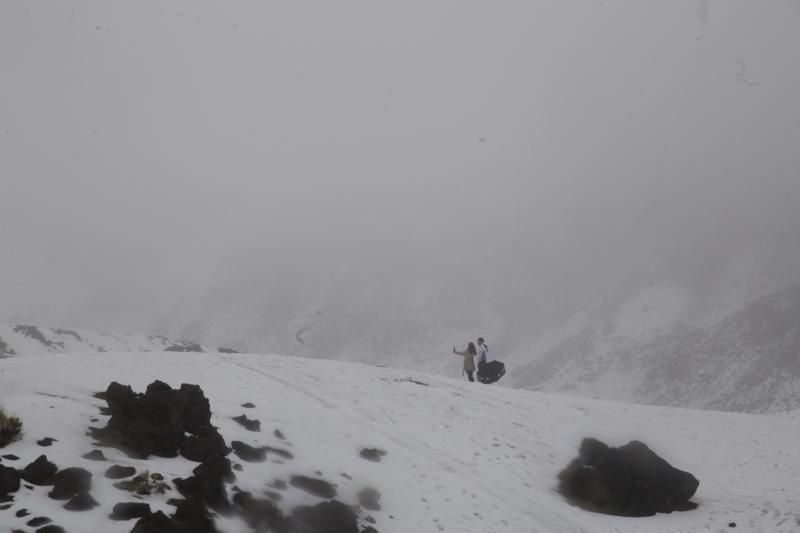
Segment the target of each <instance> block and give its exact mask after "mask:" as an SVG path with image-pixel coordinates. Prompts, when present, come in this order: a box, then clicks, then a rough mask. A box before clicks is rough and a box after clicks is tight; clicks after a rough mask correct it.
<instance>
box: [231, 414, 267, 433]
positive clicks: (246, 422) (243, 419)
mask: <svg viewBox="0 0 800 533" xmlns="http://www.w3.org/2000/svg"><path fill="white" fill-rule="evenodd" d="M233 419H234V420H235V421H236V422H238V423H239V424H240V425H241V426H243V427H244V429H246V430H247V431H261V421H260V420H255V419H250V418H247V415H240V416H235V417H233Z"/></svg>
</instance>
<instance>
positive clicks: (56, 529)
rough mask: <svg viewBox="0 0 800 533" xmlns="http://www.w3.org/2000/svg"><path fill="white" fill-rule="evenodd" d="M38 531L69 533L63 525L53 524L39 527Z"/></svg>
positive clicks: (38, 532)
mask: <svg viewBox="0 0 800 533" xmlns="http://www.w3.org/2000/svg"><path fill="white" fill-rule="evenodd" d="M36 533H67V532H66V531H65V530H64V528H63V527H61V526H56V525H52V524H51V525H49V526H44V527H40V528H39V529H37V530H36Z"/></svg>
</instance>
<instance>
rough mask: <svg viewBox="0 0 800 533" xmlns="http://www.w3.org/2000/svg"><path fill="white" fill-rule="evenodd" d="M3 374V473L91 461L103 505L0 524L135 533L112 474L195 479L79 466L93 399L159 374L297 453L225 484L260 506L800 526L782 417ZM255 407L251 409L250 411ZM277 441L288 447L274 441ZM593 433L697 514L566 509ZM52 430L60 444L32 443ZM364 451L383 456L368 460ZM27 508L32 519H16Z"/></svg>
mask: <svg viewBox="0 0 800 533" xmlns="http://www.w3.org/2000/svg"><path fill="white" fill-rule="evenodd" d="M0 366H1V367H2V372H0V403H1V404H2V405H3V406H4V407H5V408H6V409H7V410H8V411H9V412H11V413H13V414H15V415H18V416H19V417H20V418H21V419H22V420H23V422H24V424H25V426H24V435H23V438H22V440H20V441H17V442H14V443H12V444H10V445H9V446H7V447H6V448H4V449H3V450H2V454H3V455H9V454H13V455H14V456H17V457H19V459H17V460H13V459H6V458H3V459H2V464H3V465H4V466H6V467H8V466H12V467H14V468H23V467H24V466H25V465H27V464H28V463H30V462H31V461H33V460H34V459H36V457H38V456H39V455H40V454H46V455H47V457H48V459H49V460H50V461H52V462H53V463H55V464H56V465H58V467H59V468H66V467H71V466H79V467H82V468H85V469H87V470H89V471H90V472H91V473H92V474H93V478H92V490H91V493H92V496H93V497H94V498H95V499H96V500H97V502H98V503H99V506H98V507H97V508H95V509H93V510H90V511H83V512H72V511H68V510H66V509H64V508H63V507H62V504H63V502H58V501H54V500H52V499H50V498H48V497H47V493H48V491H49V490H50V488H51V487H39V486H31V488H27V487H24V486H23V487H22V488H20V490H19V491H18V492H15V493H14V500H13V502H10V507H9V508H7V509H3V510H0V529H2V530H5V529H23V530H25V529H26V526H25V524H26V523H27V521H28V520H30V519H31V518H32V517H35V516H47V517H49V518H50V519H52V520H53V523H54V524H57V525H59V526H62V527H63V528H64V529H65V530H66V531H67V532H69V533H92V532H96V531H107V532H109V533H115V532H116V533H122V532H128V531H131V528H132V527H133V522H132V521H112V520H110V519H109V514H110V513H111V509H112V508H113V506H114V505H115V504H116V503H118V502H122V501H136V500H135V499H133V500H132V499H131V498H132V496H131V495H130V494H129V493H126V492H124V491H122V490H120V489H118V488H116V487H114V486H113V482H112V481H111V480H108V479H106V478H105V477H104V472H105V471H106V469H107V468H108V466H109V465H111V464H119V465H122V466H133V467H134V468H135V469H136V470H138V471H143V470H148V469H149V470H150V472H159V473H161V474H163V475H164V477H165V479H166V480H167V481H168V482H169V483H170V484H171V483H172V480H173V479H174V478H177V477H181V478H185V477H186V476H188V475H190V474H191V471H192V469H193V468H194V467H195V466H196V465H197V463H193V462H190V461H188V460H186V459H183V458H180V457H178V458H173V459H165V458H153V457H151V458H150V459H147V460H142V459H132V458H130V457H127V456H126V455H124V454H123V453H122V452H119V451H118V450H116V449H110V448H103V452H104V455H105V456H106V457H107V459H108V461H91V460H88V459H84V458H82V457H81V456H82V455H83V454H85V453H87V452H89V451H90V450H91V449H92V448H94V444H93V442H92V439H91V438H90V437H89V436H88V435H87V429H88V428H89V427H92V426H101V425H103V423H104V422H105V420H106V417H105V416H104V415H103V414H102V413H101V412H100V411H99V408H100V407H103V405H104V402H103V401H101V400H99V399H97V398H95V397H94V396H93V393H95V392H97V391H100V390H104V389H105V388H106V387H107V386H108V384H109V383H110V382H111V381H119V382H121V383H124V384H130V385H131V386H132V387H133V389H134V390H135V391H143V390H144V388H145V387H146V385H147V384H148V383H150V382H152V381H153V379H155V378H158V379H161V380H163V381H164V382H166V383H169V384H170V385H172V386H173V387H178V386H180V384H181V383H194V384H198V385H200V386H201V387H202V389H203V391H205V394H206V396H207V398H208V399H209V401H210V405H211V409H212V414H213V416H212V423H213V424H214V425H215V426H217V427H218V428H219V430H220V432H221V433H222V434H223V435H224V436H225V438H226V439H228V440H229V441H232V440H241V441H243V442H245V443H247V444H251V445H254V446H260V445H267V446H275V447H281V448H286V449H288V450H289V451H291V454H292V456H293V458H292V459H282V458H280V457H275V456H272V457H271V458H270V459H268V460H267V461H266V462H264V463H242V464H243V467H244V468H243V470H241V471H237V472H236V480H235V482H234V483H233V484H235V485H236V486H237V487H238V488H239V489H241V490H245V491H251V492H252V493H253V494H255V495H263V494H264V493H265V491H273V492H275V489H274V488H273V487H274V486H275V485H276V483H275V482H276V480H287V479H290V477H291V476H292V475H295V474H299V475H308V476H314V477H322V478H324V479H327V480H328V481H331V482H333V483H335V485H336V488H337V491H338V496H337V498H338V499H340V500H341V501H343V502H345V503H348V504H354V503H357V494H358V492H359V491H360V490H361V489H363V488H364V487H366V486H370V487H374V488H376V489H377V490H379V491H380V493H381V499H380V503H381V509H380V510H376V511H369V512H364V511H362V512H361V513H360V514H359V517H360V519H359V520H360V522H361V527H360V528H359V531H361V529H362V528H364V527H366V526H367V524H368V522H366V517H367V516H371V517H372V519H373V520H374V522H375V523H374V524H372V525H374V527H375V529H376V530H377V531H379V532H380V533H406V532H408V531H419V532H421V533H428V532H430V533H438V532H440V531H445V532H448V531H451V532H458V533H473V532H474V533H478V532H480V533H485V532H487V531H491V532H492V533H520V532H528V531H537V532H540V533H573V532H574V533H577V532H585V533H607V532H609V531H614V532H617V533H645V532H651V531H660V532H665V533H670V532H681V533H693V532H697V533H699V532H706V531H722V530H725V531H727V530H729V527H728V524H730V523H736V524H737V525H738V528H739V529H737V530H746V531H759V532H760V531H763V532H767V531H769V532H775V533H783V532H786V533H788V532H793V531H797V530H798V528H800V511H798V510H799V509H800V500H799V499H798V497H797V493H796V490H795V489H796V480H797V476H798V475H800V448H798V447H797V446H787V443H793V442H797V441H798V440H800V426H798V425H797V424H793V423H787V419H786V417H785V416H783V415H782V416H769V415H744V414H736V413H723V412H711V411H692V410H684V409H674V408H660V407H651V406H637V405H626V404H617V403H611V402H603V401H596V400H590V399H585V398H572V397H566V396H560V395H553V394H543V393H536V392H531V391H524V390H512V389H507V388H502V387H495V386H485V385H480V384H475V383H467V382H464V381H459V380H453V379H448V378H443V377H437V376H431V375H426V374H421V373H414V372H408V371H403V370H397V369H390V368H379V367H373V366H366V365H360V364H350V363H341V362H335V361H328V360H309V359H303V358H298V357H278V356H265V355H227V354H213V355H212V354H184V353H163V352H162V353H134V354H131V353H105V354H97V353H94V354H70V355H69V356H62V355H56V354H44V355H31V356H27V357H11V358H7V359H4V360H3V361H2V363H0ZM247 402H251V403H252V404H253V405H254V407H253V408H250V409H246V410H245V409H243V404H245V403H247ZM243 413H244V414H247V416H248V417H250V418H255V419H259V420H260V421H261V426H262V427H261V431H260V432H251V431H247V430H246V429H244V428H243V427H242V426H240V425H239V424H237V423H236V422H235V421H234V420H233V418H234V417H236V416H239V415H241V414H243ZM93 419H94V420H93ZM276 430H279V431H280V434H281V435H282V436H283V437H284V438H285V440H277V433H275V431H276ZM586 436H594V437H597V438H599V439H601V440H603V441H605V442H608V443H610V444H612V445H620V444H624V443H626V442H628V441H629V440H633V439H637V440H641V441H643V442H645V443H647V444H648V445H649V446H651V447H652V448H653V449H654V451H656V452H657V453H659V454H660V455H661V456H662V457H664V458H665V459H667V460H668V461H669V462H670V463H672V464H673V465H675V466H676V467H679V468H682V469H685V470H687V471H689V472H692V473H693V474H695V475H696V476H697V478H698V479H699V480H700V488H699V490H698V492H697V494H696V496H695V498H694V501H696V502H697V503H699V505H700V507H699V508H698V509H696V510H694V511H688V512H683V513H672V514H661V515H657V516H653V517H649V518H622V517H614V516H609V515H601V514H595V513H590V512H587V511H583V510H581V509H578V508H576V507H573V506H572V505H570V504H569V503H567V502H566V501H564V499H563V498H562V497H561V496H560V495H559V494H558V493H557V492H556V491H555V490H554V489H555V486H556V484H557V481H556V477H557V475H558V472H559V471H560V470H561V469H563V468H564V467H565V466H566V465H567V464H568V462H569V461H570V460H571V459H572V458H574V456H575V455H576V452H577V448H578V445H579V443H580V441H581V439H582V438H584V437H586ZM44 437H53V438H55V439H57V440H56V441H55V442H53V443H52V445H51V446H48V447H40V446H39V445H37V441H38V440H40V439H43V438H44ZM364 447H376V448H379V449H381V450H384V451H385V452H386V455H385V456H384V457H383V459H382V460H381V461H380V462H371V461H367V460H364V459H363V458H362V457H360V456H359V450H361V449H362V448H364ZM231 457H233V456H231ZM268 457H269V456H268ZM234 460H235V461H236V462H239V461H238V460H236V459H235V458H234ZM231 486H232V485H229V486H228V488H229V489H230V488H231ZM278 492H280V496H281V497H280V499H279V501H278V505H279V506H280V507H281V508H284V509H285V508H288V507H291V506H293V505H298V504H301V505H303V504H310V505H313V504H316V503H318V502H320V501H322V498H320V497H317V496H313V495H310V494H308V493H306V492H304V491H302V490H299V489H297V488H295V487H293V486H291V485H290V486H288V487H285V489H284V490H280V491H278ZM176 496H177V495H176V492H175V490H174V489H173V490H172V491H170V492H169V493H167V494H166V495H160V494H151V495H149V496H146V497H143V498H142V499H141V500H138V501H143V502H147V503H149V504H150V505H151V507H152V508H153V510H154V511H155V510H163V511H165V512H167V513H172V512H174V508H173V507H172V506H170V505H169V504H168V503H167V499H169V498H173V497H176ZM6 505H8V504H6ZM0 507H4V506H0ZM22 509H26V510H27V511H28V512H30V513H31V514H30V515H28V516H25V517H21V516H18V515H17V513H18V512H19V511H20V510H22ZM216 522H217V526H218V528H219V530H220V531H221V532H227V531H230V532H243V531H250V528H248V527H247V526H246V525H245V524H244V523H242V522H241V521H240V520H238V519H236V518H235V517H234V518H232V517H224V516H218V517H217V518H216ZM4 528H5V529H4Z"/></svg>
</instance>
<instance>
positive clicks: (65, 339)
mask: <svg viewBox="0 0 800 533" xmlns="http://www.w3.org/2000/svg"><path fill="white" fill-rule="evenodd" d="M155 351H171V352H222V353H230V352H232V351H233V350H230V349H227V348H209V347H206V346H201V345H200V344H197V343H195V342H191V341H185V340H173V339H168V338H166V337H162V336H157V335H132V334H123V335H120V334H113V335H112V334H109V333H96V332H92V331H86V330H79V329H66V328H58V327H46V326H34V325H29V324H2V325H0V357H7V356H11V355H31V354H41V353H77V352H155Z"/></svg>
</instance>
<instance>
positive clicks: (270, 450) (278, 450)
mask: <svg viewBox="0 0 800 533" xmlns="http://www.w3.org/2000/svg"><path fill="white" fill-rule="evenodd" d="M265 449H266V450H267V453H274V454H275V455H277V456H278V457H282V458H284V459H294V455H293V454H292V452H290V451H288V450H283V449H281V448H273V447H272V446H267V447H266V448H265Z"/></svg>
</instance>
